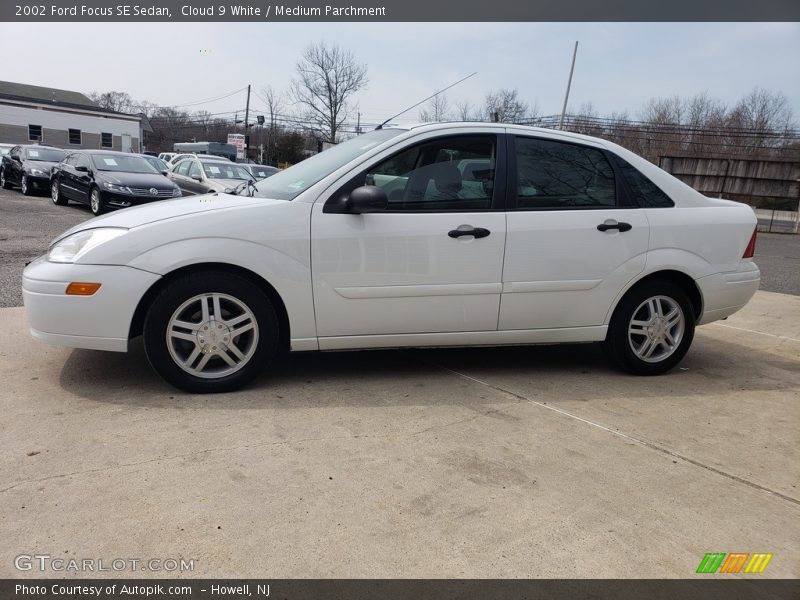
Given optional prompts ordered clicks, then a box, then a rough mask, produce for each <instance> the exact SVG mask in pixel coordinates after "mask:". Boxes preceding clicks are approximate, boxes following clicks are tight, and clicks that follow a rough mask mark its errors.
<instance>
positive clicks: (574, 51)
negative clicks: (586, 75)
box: [558, 41, 578, 129]
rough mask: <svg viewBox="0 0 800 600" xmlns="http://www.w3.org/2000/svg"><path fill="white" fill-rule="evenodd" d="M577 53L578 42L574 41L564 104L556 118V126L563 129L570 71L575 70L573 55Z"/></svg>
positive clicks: (570, 83) (570, 81) (570, 77)
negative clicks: (558, 117)
mask: <svg viewBox="0 0 800 600" xmlns="http://www.w3.org/2000/svg"><path fill="white" fill-rule="evenodd" d="M577 55H578V42H577V41H575V50H573V51H572V66H571V67H570V68H569V79H567V93H566V94H565V95H564V106H563V107H562V108H561V118H560V119H559V120H558V128H559V129H564V114H565V113H566V112H567V101H568V100H569V88H570V86H571V85H572V72H573V71H574V70H575V57H576V56H577Z"/></svg>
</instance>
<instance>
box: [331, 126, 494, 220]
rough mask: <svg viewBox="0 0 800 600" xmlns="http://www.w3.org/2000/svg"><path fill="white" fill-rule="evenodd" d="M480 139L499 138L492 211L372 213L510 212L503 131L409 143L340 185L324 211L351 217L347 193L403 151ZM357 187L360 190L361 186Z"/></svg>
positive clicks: (398, 212)
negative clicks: (461, 139)
mask: <svg viewBox="0 0 800 600" xmlns="http://www.w3.org/2000/svg"><path fill="white" fill-rule="evenodd" d="M478 136H486V137H491V136H493V137H494V138H495V152H496V157H495V171H494V181H495V185H494V191H493V192H492V203H491V206H490V207H489V208H462V209H460V210H452V209H440V210H383V211H380V212H375V213H371V214H376V215H425V214H446V213H456V214H458V213H492V212H504V211H505V210H506V190H507V188H508V185H507V172H506V170H507V163H508V138H509V137H510V136H509V135H508V134H506V133H502V132H491V133H489V132H480V133H456V134H447V135H442V136H439V137H431V138H427V139H425V140H422V141H418V142H416V143H413V144H409V145H407V146H404V147H403V148H401V149H400V150H398V151H397V152H395V153H393V154H390V155H389V156H386V157H384V158H382V159H380V160H378V161H375V162H371V163H370V164H369V165H367V166H366V167H364V168H362V169H360V170H359V172H358V174H356V175H354V176H353V177H350V178H349V179H348V180H347V181H346V182H345V183H344V184H343V185H341V186H339V187H338V188H337V190H336V191H335V192H334V193H333V194H331V195H330V196H329V197H328V199H327V200H326V201H325V204H324V205H323V207H322V212H323V213H325V214H344V215H348V214H350V213H349V212H347V211H346V210H344V203H343V201H342V200H343V197H344V195H345V194H349V193H350V192H351V191H352V190H353V189H355V188H353V187H352V186H353V185H355V183H357V182H358V181H359V180H361V181H363V180H364V178H365V177H366V175H367V173H368V172H369V170H370V169H371V168H373V167H374V166H375V165H377V164H381V163H384V162H386V161H388V160H391V159H392V158H394V157H395V156H398V155H400V154H402V153H403V152H407V151H408V150H410V149H411V148H414V147H415V146H420V145H423V144H429V143H431V142H435V141H436V140H438V139H449V138H455V137H478ZM355 187H358V186H357V185H356V186H355Z"/></svg>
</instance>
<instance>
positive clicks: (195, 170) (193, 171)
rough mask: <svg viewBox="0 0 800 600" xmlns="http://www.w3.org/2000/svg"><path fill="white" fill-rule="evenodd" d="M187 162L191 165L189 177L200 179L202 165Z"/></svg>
mask: <svg viewBox="0 0 800 600" xmlns="http://www.w3.org/2000/svg"><path fill="white" fill-rule="evenodd" d="M186 162H187V163H188V164H189V173H188V175H189V177H191V178H193V179H200V177H201V174H200V165H198V164H197V163H196V162H194V161H193V160H189V161H186Z"/></svg>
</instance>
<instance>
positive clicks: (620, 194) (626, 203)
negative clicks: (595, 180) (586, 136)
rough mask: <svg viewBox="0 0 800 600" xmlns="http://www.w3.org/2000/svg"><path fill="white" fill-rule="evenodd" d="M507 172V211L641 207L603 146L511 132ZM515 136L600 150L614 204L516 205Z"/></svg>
mask: <svg viewBox="0 0 800 600" xmlns="http://www.w3.org/2000/svg"><path fill="white" fill-rule="evenodd" d="M508 138H509V139H508V146H509V148H508V157H509V160H508V173H507V186H506V199H507V202H508V209H507V210H508V211H509V212H553V211H562V212H563V211H573V210H618V209H620V208H641V207H640V206H639V204H638V203H636V202H634V200H633V196H632V194H631V192H630V191H629V189H628V186H627V183H626V182H625V180H624V177H623V176H622V173H621V172H620V171H619V169H618V168H617V165H616V164H615V162H614V161H613V160H612V159H611V157H610V154H611V153H610V152H609V151H608V150H606V149H605V148H601V147H598V146H593V145H591V144H581V143H580V142H573V141H572V140H554V139H552V138H550V137H544V136H538V135H522V134H520V133H513V134H510V135H509V136H508ZM517 138H525V139H533V140H541V141H545V142H556V143H559V144H569V145H571V146H578V147H580V148H591V149H593V150H597V151H598V152H600V153H601V154H602V155H603V157H604V158H605V159H606V162H608V164H609V166H610V167H611V172H612V173H613V174H614V204H613V205H612V206H601V205H598V206H532V207H526V206H523V207H520V206H518V205H517V203H518V200H519V198H518V197H517V184H518V183H519V182H518V181H517V145H516V141H517Z"/></svg>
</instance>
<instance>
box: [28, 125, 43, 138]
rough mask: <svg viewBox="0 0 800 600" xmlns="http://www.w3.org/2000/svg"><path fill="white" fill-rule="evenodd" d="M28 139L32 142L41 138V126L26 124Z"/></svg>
mask: <svg viewBox="0 0 800 600" xmlns="http://www.w3.org/2000/svg"><path fill="white" fill-rule="evenodd" d="M28 139H29V140H30V141H32V142H38V141H41V139H42V126H41V125H28Z"/></svg>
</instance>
